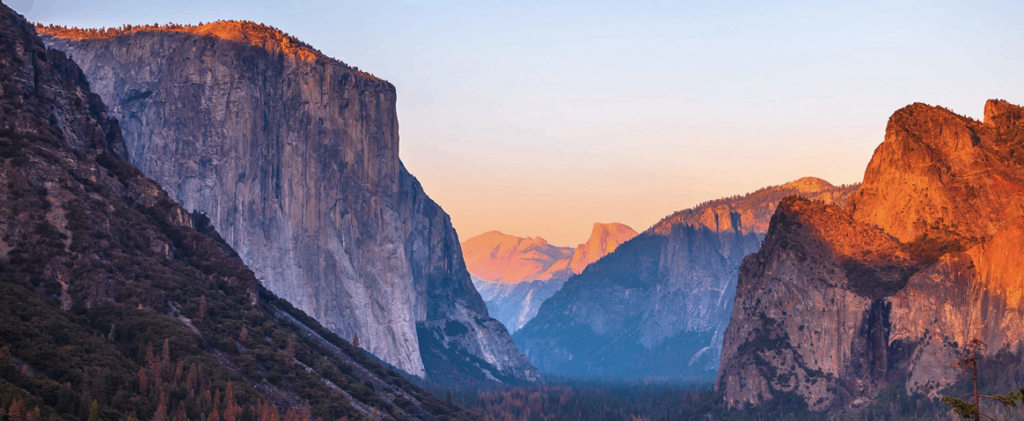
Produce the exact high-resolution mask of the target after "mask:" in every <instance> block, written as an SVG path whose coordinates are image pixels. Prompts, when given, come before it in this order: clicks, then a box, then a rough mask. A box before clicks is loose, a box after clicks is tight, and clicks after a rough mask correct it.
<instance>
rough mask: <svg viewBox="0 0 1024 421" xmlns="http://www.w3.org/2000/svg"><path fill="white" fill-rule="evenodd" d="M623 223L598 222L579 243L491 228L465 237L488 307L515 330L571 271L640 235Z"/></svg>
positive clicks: (475, 278) (469, 259)
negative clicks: (553, 242) (554, 241)
mask: <svg viewBox="0 0 1024 421" xmlns="http://www.w3.org/2000/svg"><path fill="white" fill-rule="evenodd" d="M636 234H637V233H636V231H634V230H633V229H632V228H630V227H628V226H626V225H623V224H618V223H611V224H602V223H595V224H594V228H593V230H592V231H591V233H590V238H588V239H587V241H586V242H585V243H583V244H580V245H578V246H576V248H575V249H571V248H568V247H556V246H552V245H550V244H548V242H547V241H545V240H544V239H543V238H540V237H536V238H533V237H527V238H520V237H515V236H511V235H506V234H502V233H500V232H498V231H491V232H487V233H484V234H481V235H478V236H476V237H473V238H470V239H469V240H466V241H464V242H463V243H462V250H463V253H464V254H465V256H466V265H467V266H468V267H469V273H470V274H472V275H473V285H475V286H476V288H477V291H479V292H480V295H481V296H482V297H483V299H484V302H485V303H486V304H487V309H488V310H489V311H490V313H491V315H492V316H494V318H496V319H498V320H499V321H501V322H502V323H503V324H505V326H506V327H507V328H508V330H509V332H510V333H515V331H517V330H519V329H521V328H522V327H523V325H525V324H526V322H529V321H530V319H533V317H534V316H536V315H537V310H538V309H539V308H540V305H541V303H543V302H544V300H546V299H548V297H550V296H551V295H553V294H554V293H555V292H556V291H558V290H559V289H560V288H562V284H564V283H565V281H566V280H567V279H569V276H572V275H573V274H575V273H579V272H582V271H583V269H584V268H586V267H587V265H589V264H591V263H593V262H595V261H597V260H599V259H600V258H602V257H604V256H605V255H607V254H608V253H611V252H612V251H615V248H617V247H618V246H619V245H620V244H622V243H624V242H626V241H628V240H629V239H631V238H633V237H635V236H636Z"/></svg>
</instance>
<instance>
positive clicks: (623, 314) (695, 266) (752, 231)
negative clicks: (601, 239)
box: [514, 178, 853, 381]
mask: <svg viewBox="0 0 1024 421" xmlns="http://www.w3.org/2000/svg"><path fill="white" fill-rule="evenodd" d="M852 191H853V188H852V187H834V186H832V185H831V184H828V183H827V182H825V181H824V180H820V179H814V178H806V179H801V180H798V181H796V182H793V183H789V184H786V185H782V186H775V187H769V188H765V189H762V190H759V191H757V192H754V193H751V194H748V195H746V196H737V197H731V198H726V199H720V200H716V201H712V202H708V203H705V204H702V205H700V206H697V207H695V208H693V209H687V210H684V211H680V212H677V213H675V214H673V215H671V216H669V217H666V218H665V219H663V220H662V221H661V222H659V223H658V224H656V225H655V226H653V227H651V228H650V229H649V230H647V231H645V232H644V233H642V234H640V235H638V236H636V237H635V238H633V239H632V240H630V241H627V242H626V243H624V244H622V245H621V246H619V247H618V248H617V249H616V250H615V251H614V252H612V253H611V254H609V255H607V256H605V257H604V258H602V259H601V260H598V261H597V262H595V263H593V264H591V265H590V266H588V267H587V268H586V269H585V270H584V271H583V273H581V274H579V275H576V276H574V277H572V278H570V279H569V280H568V281H567V282H566V284H565V286H563V287H562V289H561V290H560V291H558V292H556V293H555V294H554V295H553V296H552V297H551V298H550V299H548V300H547V301H545V302H544V304H543V305H541V308H540V310H539V312H538V314H537V316H536V317H535V318H534V319H533V320H532V321H530V322H529V323H527V324H526V326H524V327H523V329H522V330H520V331H518V332H516V333H515V335H514V338H515V339H516V342H517V343H518V344H519V345H520V347H521V349H523V352H525V353H526V354H527V356H528V357H529V358H530V360H531V362H533V363H534V365H536V366H537V367H538V368H540V369H541V370H542V371H549V372H553V373H557V374H560V375H565V376H569V377H575V378H606V379H659V380H669V381H711V380H713V379H714V376H715V373H716V372H717V370H718V362H719V356H720V349H721V343H722V335H723V333H724V332H725V328H726V325H727V323H728V321H729V316H730V314H731V311H732V303H733V297H734V295H735V288H736V278H737V270H738V268H739V266H740V263H741V261H742V259H743V257H744V256H746V255H747V254H749V253H752V252H754V251H756V250H757V248H758V247H759V246H760V243H761V240H762V238H764V232H765V230H766V229H767V226H768V219H769V218H770V217H771V215H772V214H773V212H774V211H775V207H776V205H777V204H778V202H779V201H780V200H782V198H784V197H786V196H789V195H805V196H809V197H812V198H814V199H816V200H821V201H827V202H829V203H832V202H836V201H839V202H843V201H845V200H846V199H847V198H848V196H849V194H850V192H852Z"/></svg>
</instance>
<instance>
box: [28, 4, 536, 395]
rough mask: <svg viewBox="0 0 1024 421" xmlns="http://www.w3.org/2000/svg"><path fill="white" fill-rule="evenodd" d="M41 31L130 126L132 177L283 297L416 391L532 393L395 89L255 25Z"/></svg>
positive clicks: (528, 370)
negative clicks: (474, 388) (436, 198)
mask: <svg viewBox="0 0 1024 421" xmlns="http://www.w3.org/2000/svg"><path fill="white" fill-rule="evenodd" d="M40 30H41V31H42V33H44V34H47V36H44V40H45V41H46V42H48V43H49V45H50V46H52V47H54V48H57V49H60V50H63V51H66V52H67V53H69V54H71V55H72V56H73V57H74V58H75V60H76V61H77V62H78V63H79V64H80V65H81V66H82V69H83V71H84V72H85V74H86V75H87V76H88V78H89V81H90V82H91V83H92V86H93V89H94V90H95V91H96V92H97V93H98V94H99V95H100V96H101V97H102V98H103V100H104V101H105V102H106V103H107V104H109V105H110V112H111V114H112V115H113V116H115V117H117V118H118V119H120V120H121V125H122V127H123V128H124V133H125V141H126V144H127V150H128V156H129V158H130V160H131V162H132V163H134V164H135V165H136V166H138V167H139V168H140V169H141V170H142V171H143V172H144V173H145V174H146V175H148V176H150V177H152V178H153V179H155V180H156V181H158V182H159V183H160V184H161V185H162V186H164V188H165V189H166V190H167V191H168V194H170V196H171V198H173V199H174V200H176V201H178V202H179V203H181V204H182V205H183V206H184V207H185V208H186V209H188V210H190V211H191V210H198V211H202V212H204V213H206V214H208V215H210V218H211V219H212V221H213V225H214V226H215V227H216V228H217V230H218V231H219V232H221V233H222V234H223V235H224V238H225V240H226V241H227V242H228V244H231V246H232V247H234V248H235V250H237V251H238V253H239V255H240V256H241V258H242V260H243V261H244V262H245V263H246V264H248V265H249V267H251V268H252V269H253V271H254V272H255V273H256V276H257V278H259V279H260V280H261V281H262V282H263V284H264V285H266V286H267V288H268V289H270V290H271V291H273V292H274V293H275V294H277V295H279V296H281V297H282V298H285V299H287V300H288V301H290V302H292V303H294V304H295V306H296V307H298V308H300V309H302V310H303V311H305V312H307V313H308V314H310V315H312V316H313V317H315V318H316V319H317V320H318V321H320V322H321V323H323V324H324V326H326V327H328V328H329V329H331V330H332V331H334V332H335V333H337V334H338V335H340V336H342V337H344V338H352V337H354V335H356V334H358V335H359V339H360V344H361V346H362V347H363V348H365V349H367V350H368V351H370V352H372V353H374V354H375V355H377V356H379V357H380V358H381V359H383V360H384V361H386V362H388V363H391V364H393V365H395V366H396V367H398V368H400V369H402V370H404V371H406V372H408V373H411V374H413V375H417V376H424V375H426V376H427V377H428V378H431V379H433V380H436V381H442V382H444V381H447V380H446V379H448V380H453V379H450V377H451V376H453V375H454V376H455V377H457V378H459V379H460V380H465V379H469V378H476V379H480V380H485V379H490V378H498V379H500V380H503V381H522V380H532V379H535V378H537V375H536V373H535V370H534V369H533V368H532V367H531V366H530V364H529V363H528V362H527V360H526V359H525V358H524V357H523V356H522V354H520V353H519V351H518V350H517V349H516V347H515V344H514V343H513V342H512V340H511V338H510V336H509V334H508V333H507V332H506V331H505V329H504V328H503V327H502V326H501V324H500V323H499V322H497V321H496V320H494V319H491V318H489V317H488V315H487V309H486V307H485V305H484V302H483V300H482V299H481V298H480V296H479V294H478V293H477V292H476V289H474V288H473V285H472V282H471V280H470V276H469V273H468V272H467V271H466V268H465V264H464V262H463V260H462V253H461V250H460V248H459V242H458V238H457V236H456V234H455V231H454V230H453V229H452V226H451V222H450V220H449V217H448V215H447V214H445V213H444V211H443V210H442V209H441V208H440V207H439V206H438V205H437V204H436V203H434V202H433V201H432V200H430V198H429V197H427V196H426V194H425V193H424V192H423V189H422V188H421V187H420V184H419V182H417V181H416V179H415V178H414V177H413V176H412V175H410V174H409V173H408V171H406V169H405V168H404V166H403V165H402V163H401V162H400V160H399V154H398V120H397V117H396V112H395V99H396V97H395V89H394V86H392V85H391V84H389V83H387V82H385V81H383V80H380V79H378V78H375V77H373V76H370V75H368V74H366V73H362V72H359V71H358V70H356V69H353V68H350V67H349V66H347V65H345V64H343V63H341V62H339V61H336V60H333V59H330V58H328V57H325V56H324V55H322V54H320V53H319V52H317V51H315V50H313V49H312V48H310V47H308V46H306V45H305V44H302V43H301V42H299V41H297V40H295V39H294V38H292V37H288V36H286V35H284V34H283V33H281V32H280V31H278V30H276V29H273V28H269V27H266V26H263V25H257V24H253V23H249V22H218V23H212V24H207V25H202V26H198V27H189V26H166V27H159V28H157V27H141V28H138V27H137V28H130V29H128V30H120V31H102V30H100V31H92V30H66V29H60V28H40ZM470 360H471V362H467V361H470ZM425 361H430V362H431V364H433V365H430V364H426V363H425Z"/></svg>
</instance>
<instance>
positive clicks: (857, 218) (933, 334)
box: [716, 101, 1024, 410]
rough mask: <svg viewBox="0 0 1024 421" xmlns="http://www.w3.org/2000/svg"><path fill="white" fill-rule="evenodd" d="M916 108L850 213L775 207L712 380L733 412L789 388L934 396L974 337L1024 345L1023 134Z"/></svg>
mask: <svg viewBox="0 0 1024 421" xmlns="http://www.w3.org/2000/svg"><path fill="white" fill-rule="evenodd" d="M1021 114H1022V110H1021V108H1020V107H1017V106H1014V105H1011V104H1008V103H1006V102H1003V101H989V102H988V104H987V105H986V107H985V121H984V122H978V121H975V120H971V119H969V118H966V117H962V116H958V115H956V114H954V113H952V112H950V111H948V110H945V109H942V108H938V107H930V106H927V105H923V104H913V105H910V106H908V107H906V108H904V109H901V110H899V111H897V112H896V113H895V114H894V115H893V116H892V118H891V119H890V120H889V125H888V127H887V129H886V136H885V142H884V143H882V145H881V146H879V147H878V149H876V151H875V155H874V157H873V158H872V160H871V163H870V164H869V165H868V169H867V171H866V173H865V176H864V183H863V185H862V187H861V189H860V191H858V192H857V193H856V194H855V195H854V196H853V197H852V198H851V200H850V203H849V204H848V205H847V206H845V207H839V206H825V205H820V204H812V203H806V202H802V201H797V200H790V201H786V202H784V203H783V204H782V205H781V206H780V208H779V210H778V212H777V213H776V215H775V216H774V217H773V219H772V221H771V228H770V230H769V234H768V237H767V238H766V240H765V242H764V245H763V246H762V247H761V249H760V251H758V253H757V254H755V255H752V256H750V257H748V258H747V259H745V260H744V263H743V266H742V267H741V269H740V273H739V283H738V287H737V296H736V304H735V308H734V311H733V315H732V320H731V321H730V324H729V329H728V330H727V332H726V337H725V344H724V346H723V350H722V366H721V370H720V372H719V377H718V383H717V385H716V386H717V387H718V388H719V389H721V390H723V391H724V392H725V396H726V399H727V401H728V402H729V404H730V405H733V406H743V405H746V404H755V405H756V404H760V403H762V402H764V401H766V400H769V399H772V398H773V396H774V395H777V394H778V393H780V392H795V393H796V394H798V395H799V396H801V397H803V398H804V399H805V400H806V401H807V403H808V404H809V405H810V407H811V408H812V409H817V410H823V409H837V408H856V407H859V406H861V405H864V404H866V403H867V402H868V401H869V400H870V399H871V398H873V397H874V395H875V394H876V393H877V391H878V390H879V389H880V388H881V387H884V386H886V385H889V384H897V383H900V382H904V383H905V384H906V389H907V391H908V392H909V393H925V394H930V395H933V396H934V395H935V394H936V393H937V391H939V390H941V388H943V387H945V386H947V385H949V384H951V383H952V382H953V381H954V380H955V377H956V374H957V373H956V372H955V371H954V369H953V368H952V367H950V363H951V362H953V361H956V359H957V356H958V355H959V349H958V346H959V345H962V344H965V343H967V342H969V341H971V340H972V339H975V338H977V339H981V340H983V341H985V342H986V343H988V345H989V352H990V353H997V352H1000V351H1010V352H1016V351H1017V350H1018V347H1019V346H1020V345H1021V340H1022V339H1024V320H1022V318H1024V301H1022V294H1024V274H1022V271H1021V268H1022V267H1024V255H1022V253H1021V250H1024V222H1022V221H1024V218H1022V217H1024V155H1022V150H1024V149H1022V146H1024V136H1022V134H1024V128H1022V126H1021V118H1020V117H1021Z"/></svg>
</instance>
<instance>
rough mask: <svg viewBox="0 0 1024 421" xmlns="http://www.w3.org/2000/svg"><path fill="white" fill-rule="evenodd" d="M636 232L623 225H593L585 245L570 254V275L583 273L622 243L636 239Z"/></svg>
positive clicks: (579, 246) (577, 247)
mask: <svg viewBox="0 0 1024 421" xmlns="http://www.w3.org/2000/svg"><path fill="white" fill-rule="evenodd" d="M636 235H637V232H636V231H635V230H633V229H632V228H630V227H628V226H626V225H623V224H616V223H611V224H602V223H594V229H593V230H592V231H591V233H590V238H588V239H587V242H586V243H583V244H580V245H578V246H576V250H573V252H572V260H571V261H570V262H569V269H571V270H572V273H583V269H586V268H587V266H589V265H590V264H591V263H594V262H596V261H598V260H600V259H601V258H602V257H604V256H606V255H608V254H609V253H611V252H613V251H615V249H616V248H618V247H619V246H620V245H621V244H622V243H625V242H626V241H629V240H630V239H632V238H633V237H636Z"/></svg>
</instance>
